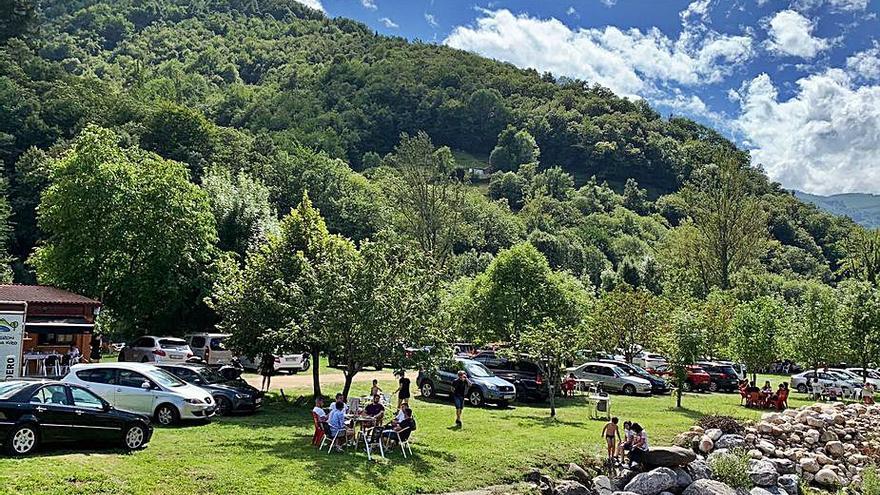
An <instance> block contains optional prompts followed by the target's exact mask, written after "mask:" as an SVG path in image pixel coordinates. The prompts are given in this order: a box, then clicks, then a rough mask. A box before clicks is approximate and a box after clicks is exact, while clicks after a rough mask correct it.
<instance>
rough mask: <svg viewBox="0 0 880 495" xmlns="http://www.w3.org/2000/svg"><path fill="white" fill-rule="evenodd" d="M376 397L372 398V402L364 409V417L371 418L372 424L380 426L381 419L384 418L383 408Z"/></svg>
mask: <svg viewBox="0 0 880 495" xmlns="http://www.w3.org/2000/svg"><path fill="white" fill-rule="evenodd" d="M379 399H380V397H379V396H378V395H374V396H373V402H371V403H369V404H367V407H365V408H364V416H367V417H369V418H373V424H381V423H382V417H383V416H385V406H383V405H382V404H381V403H380V402H379Z"/></svg>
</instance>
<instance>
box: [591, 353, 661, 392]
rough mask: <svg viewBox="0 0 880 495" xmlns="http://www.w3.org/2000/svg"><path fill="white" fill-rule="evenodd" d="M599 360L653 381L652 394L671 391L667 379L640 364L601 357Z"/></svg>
mask: <svg viewBox="0 0 880 495" xmlns="http://www.w3.org/2000/svg"><path fill="white" fill-rule="evenodd" d="M599 362H601V363H607V364H613V365H615V366H617V367H618V368H620V369H622V370H623V371H626V372H627V373H629V374H630V375H632V376H635V377H638V378H644V379H645V380H648V381H649V382H651V393H652V394H665V393H666V392H669V385H668V384H667V383H666V380H664V379H662V378H660V377H656V376H654V375H652V374H650V373H648V372H647V371H646V370H645V369H644V368H642V367H641V366H639V365H636V364H632V363H627V362H626V361H620V360H617V359H613V360H612V359H601V360H599Z"/></svg>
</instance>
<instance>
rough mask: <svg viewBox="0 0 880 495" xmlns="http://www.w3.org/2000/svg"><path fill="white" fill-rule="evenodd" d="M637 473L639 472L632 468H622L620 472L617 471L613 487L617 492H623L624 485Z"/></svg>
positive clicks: (612, 483)
mask: <svg viewBox="0 0 880 495" xmlns="http://www.w3.org/2000/svg"><path fill="white" fill-rule="evenodd" d="M636 474H638V473H636V472H635V471H633V470H631V469H621V470H620V472H619V473H617V476H616V477H615V478H614V480H613V481H612V482H611V488H612V489H613V490H614V491H616V492H622V491H623V487H625V486H626V485H627V483H629V482H630V480H631V479H633V478H634V477H635V475H636Z"/></svg>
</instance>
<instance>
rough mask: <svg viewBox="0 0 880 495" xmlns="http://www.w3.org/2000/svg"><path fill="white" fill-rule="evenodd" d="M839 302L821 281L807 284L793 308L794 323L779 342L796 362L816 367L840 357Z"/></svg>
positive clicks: (842, 349)
mask: <svg viewBox="0 0 880 495" xmlns="http://www.w3.org/2000/svg"><path fill="white" fill-rule="evenodd" d="M840 309H841V308H840V304H839V302H838V299H837V295H836V294H835V293H834V291H833V290H832V289H831V288H830V287H828V286H825V285H820V284H818V283H813V284H810V286H809V287H808V288H807V290H806V291H805V292H804V294H803V296H802V297H801V301H800V304H799V305H798V307H797V308H796V311H795V312H794V324H793V325H791V326H790V327H789V328H790V330H789V332H788V335H787V337H786V338H785V339H784V341H783V343H784V344H785V346H787V347H788V353H789V355H791V356H792V357H794V359H796V360H797V361H798V362H799V363H802V364H804V365H806V366H809V367H810V368H812V369H813V370H818V369H819V367H820V366H828V365H831V364H833V363H835V362H838V361H840V359H841V358H843V357H844V355H845V346H844V339H841V338H840V336H841V333H842V332H841V324H840V323H841V318H840V316H841V315H840V313H841V311H840Z"/></svg>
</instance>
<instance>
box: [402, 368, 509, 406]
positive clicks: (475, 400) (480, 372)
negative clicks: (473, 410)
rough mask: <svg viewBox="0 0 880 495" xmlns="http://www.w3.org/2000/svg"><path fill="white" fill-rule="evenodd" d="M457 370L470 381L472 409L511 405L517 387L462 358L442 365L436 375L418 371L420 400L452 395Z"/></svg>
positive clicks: (417, 379)
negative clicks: (484, 406)
mask: <svg viewBox="0 0 880 495" xmlns="http://www.w3.org/2000/svg"><path fill="white" fill-rule="evenodd" d="M459 370H464V372H465V373H467V376H468V379H469V380H470V381H471V389H470V390H468V392H467V399H468V401H469V402H470V403H471V405H472V406H474V407H477V406H481V405H483V403H484V402H494V403H495V404H497V405H498V406H500V407H506V406H507V404H509V403H510V401H512V400H514V399H516V387H515V386H514V385H513V384H512V383H510V382H508V381H507V380H504V379H503V378H499V377H497V376H495V374H494V373H492V372H491V371H490V370H489V368H487V367H485V366H483V365H482V364H481V363H479V362H477V361H474V360H472V359H462V358H456V359H455V360H454V361H453V362H452V363H451V364H447V365H441V366H440V369H438V370H437V371H436V372H427V371H425V370H419V376H418V377H417V378H416V385H418V387H419V390H420V391H421V392H422V397H424V398H426V399H430V398H433V397H434V396H435V395H438V394H443V395H452V382H453V381H454V380H455V378H456V377H457V376H458V372H459Z"/></svg>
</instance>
